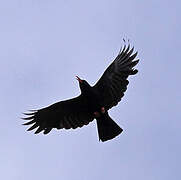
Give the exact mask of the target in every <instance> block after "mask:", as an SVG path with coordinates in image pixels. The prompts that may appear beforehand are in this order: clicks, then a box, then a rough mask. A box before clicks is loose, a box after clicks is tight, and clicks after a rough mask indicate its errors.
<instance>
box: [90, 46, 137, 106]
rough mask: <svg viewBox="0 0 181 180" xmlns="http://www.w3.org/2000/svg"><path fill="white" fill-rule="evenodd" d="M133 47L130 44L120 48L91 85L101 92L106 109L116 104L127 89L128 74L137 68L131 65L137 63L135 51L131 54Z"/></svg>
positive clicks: (132, 73) (131, 73) (133, 72)
mask: <svg viewBox="0 0 181 180" xmlns="http://www.w3.org/2000/svg"><path fill="white" fill-rule="evenodd" d="M133 51H134V47H133V48H131V49H130V45H128V46H127V47H126V45H124V47H123V49H122V50H120V52H119V54H118V56H117V57H116V59H115V60H114V61H113V62H112V64H111V65H110V66H109V67H108V68H107V69H106V71H105V72H104V73H103V75H102V77H101V78H100V79H99V80H98V82H97V83H96V84H95V85H94V86H93V87H94V88H95V90H96V91H98V92H99V93H100V94H101V100H102V105H103V106H104V107H105V108H106V109H107V110H108V109H110V108H112V107H113V106H115V105H117V104H118V102H119V101H121V98H122V97H123V96H124V92H125V91H126V89H127V85H128V83H129V81H128V80H127V78H128V76H129V75H134V74H136V73H137V72H138V70H136V69H134V68H133V67H134V66H135V65H136V64H137V63H138V61H139V59H138V60H135V61H134V59H135V57H136V56H137V52H136V53H134V54H133Z"/></svg>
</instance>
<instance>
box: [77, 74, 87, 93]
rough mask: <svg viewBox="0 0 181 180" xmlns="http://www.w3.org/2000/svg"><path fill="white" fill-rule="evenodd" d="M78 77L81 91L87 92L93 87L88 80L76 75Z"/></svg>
mask: <svg viewBox="0 0 181 180" xmlns="http://www.w3.org/2000/svg"><path fill="white" fill-rule="evenodd" d="M76 79H77V81H79V87H80V90H81V92H85V91H86V90H88V89H89V88H90V87H91V86H90V85H89V83H88V82H87V81H86V80H83V79H80V78H79V77H78V76H76Z"/></svg>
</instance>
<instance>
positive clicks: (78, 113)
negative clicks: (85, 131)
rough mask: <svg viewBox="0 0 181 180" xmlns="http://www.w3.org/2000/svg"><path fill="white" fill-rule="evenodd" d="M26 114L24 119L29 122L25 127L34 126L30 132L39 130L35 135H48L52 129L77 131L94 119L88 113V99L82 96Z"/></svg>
mask: <svg viewBox="0 0 181 180" xmlns="http://www.w3.org/2000/svg"><path fill="white" fill-rule="evenodd" d="M24 114H25V115H28V117H26V118H22V119H24V120H28V122H26V123H24V124H23V125H32V126H31V127H30V128H29V129H28V131H30V130H33V129H35V128H37V130H36V131H35V134H37V133H39V132H41V131H43V133H44V134H48V133H49V132H50V131H51V130H52V128H57V129H62V128H65V129H70V128H73V129H75V128H77V127H82V126H83V125H87V124H89V122H91V121H93V119H94V117H93V115H92V114H91V113H90V112H89V111H88V108H87V103H86V99H85V98H84V97H83V96H82V95H80V96H78V97H76V98H73V99H69V100H66V101H60V102H57V103H55V104H52V105H50V106H48V107H46V108H43V109H40V110H37V111H33V112H32V113H24Z"/></svg>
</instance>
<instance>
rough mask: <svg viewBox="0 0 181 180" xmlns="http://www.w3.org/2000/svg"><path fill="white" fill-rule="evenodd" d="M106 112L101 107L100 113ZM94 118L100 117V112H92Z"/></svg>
mask: <svg viewBox="0 0 181 180" xmlns="http://www.w3.org/2000/svg"><path fill="white" fill-rule="evenodd" d="M105 112H106V110H105V108H104V107H102V108H101V113H102V114H104V113H105ZM94 116H95V117H96V118H98V117H100V116H101V114H100V112H97V111H96V112H94Z"/></svg>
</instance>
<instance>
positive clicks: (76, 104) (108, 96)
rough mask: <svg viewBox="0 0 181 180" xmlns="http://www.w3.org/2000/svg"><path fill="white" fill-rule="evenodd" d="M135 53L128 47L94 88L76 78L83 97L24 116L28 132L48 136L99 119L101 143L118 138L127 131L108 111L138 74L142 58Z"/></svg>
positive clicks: (119, 99) (58, 103)
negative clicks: (132, 76)
mask: <svg viewBox="0 0 181 180" xmlns="http://www.w3.org/2000/svg"><path fill="white" fill-rule="evenodd" d="M133 51H134V47H132V48H131V46H130V44H128V45H126V44H125V45H124V46H123V48H122V49H121V50H120V51H119V53H118V55H117V57H116V58H115V60H114V61H113V62H112V63H111V64H110V65H109V67H108V68H107V69H106V70H105V72H104V73H103V75H102V76H101V78H100V79H99V80H98V82H97V83H96V84H95V85H94V86H90V85H89V83H88V82H87V81H86V80H83V79H81V78H79V77H78V76H76V78H77V80H78V82H79V87H80V90H81V94H80V95H79V96H77V97H75V98H72V99H68V100H65V101H60V102H57V103H55V104H52V105H50V106H48V107H45V108H42V109H39V110H31V112H29V113H24V115H26V117H25V118H22V119H24V120H27V122H26V123H24V124H23V125H31V127H30V128H29V129H28V130H27V131H31V130H33V129H35V128H37V129H36V131H35V134H37V133H40V132H41V131H43V133H44V134H48V133H49V132H50V131H51V130H52V129H53V128H56V129H63V128H64V129H71V128H72V129H76V128H78V127H82V126H84V125H88V124H89V123H90V122H91V121H93V120H94V119H96V122H97V128H98V135H99V140H101V141H103V142H104V141H107V140H111V139H113V138H115V137H116V136H118V135H119V134H120V133H121V132H122V131H123V129H122V128H121V127H119V126H118V125H117V124H116V123H115V122H114V121H113V120H112V118H111V117H110V116H109V113H108V111H109V109H111V108H112V107H113V106H116V105H117V104H118V103H119V102H120V101H121V99H122V97H123V96H124V93H125V91H126V90H127V85H128V83H129V81H128V80H127V79H128V76H129V75H135V74H136V73H137V72H138V70H137V69H134V66H135V65H136V64H137V63H138V62H139V59H137V60H135V58H136V56H137V52H135V53H133Z"/></svg>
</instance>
